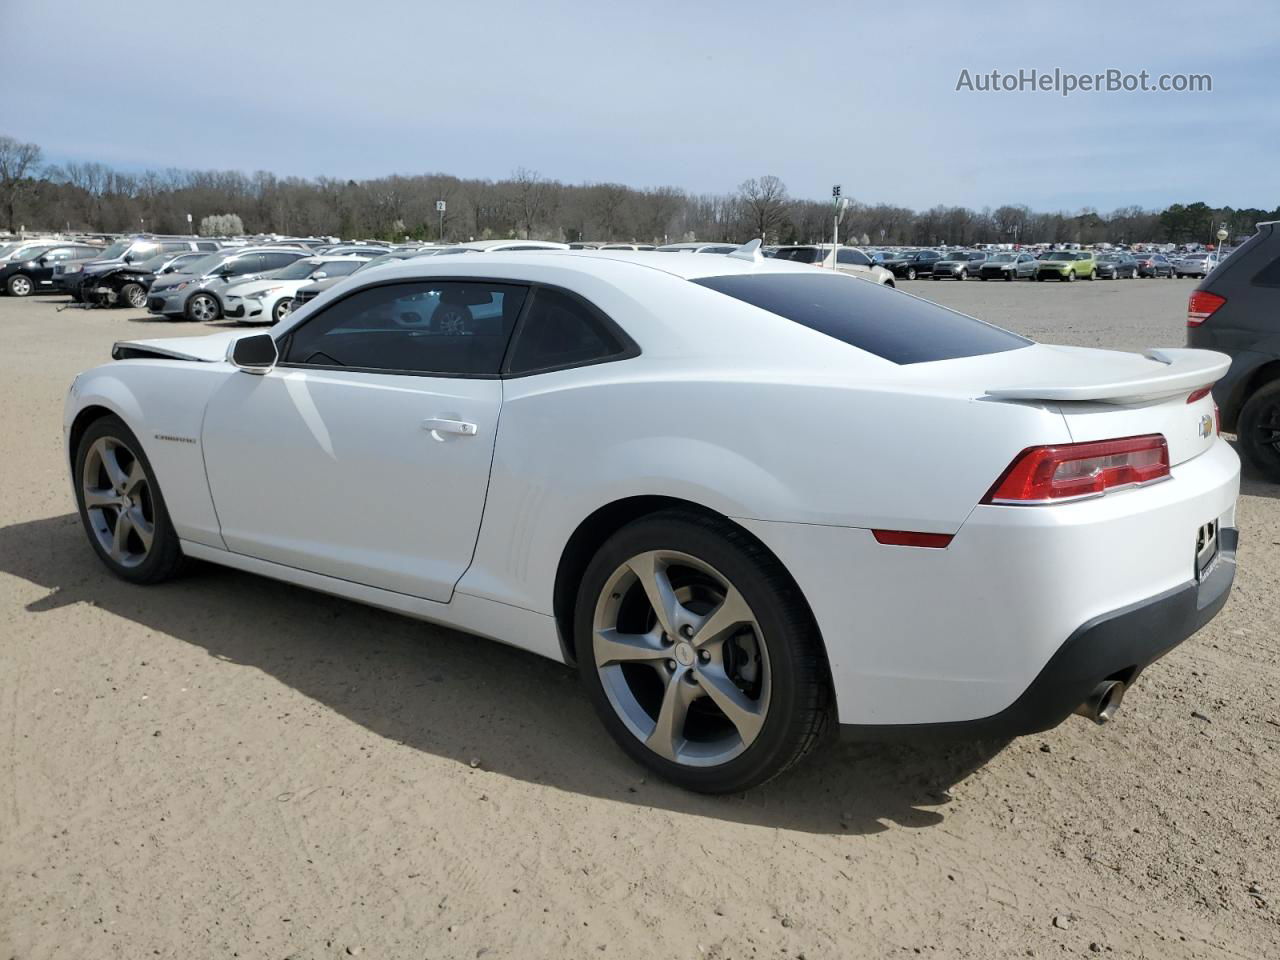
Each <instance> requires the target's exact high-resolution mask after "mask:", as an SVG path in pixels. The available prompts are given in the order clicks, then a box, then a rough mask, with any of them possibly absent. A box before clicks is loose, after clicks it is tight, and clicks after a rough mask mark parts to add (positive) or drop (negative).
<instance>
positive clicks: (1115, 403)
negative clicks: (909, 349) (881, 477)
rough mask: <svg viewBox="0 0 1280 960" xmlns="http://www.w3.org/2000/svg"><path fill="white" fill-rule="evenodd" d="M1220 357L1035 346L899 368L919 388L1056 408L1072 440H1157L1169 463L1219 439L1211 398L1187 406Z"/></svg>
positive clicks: (1221, 363) (1220, 364) (1223, 361)
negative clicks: (1152, 437)
mask: <svg viewBox="0 0 1280 960" xmlns="http://www.w3.org/2000/svg"><path fill="white" fill-rule="evenodd" d="M1230 364H1231V360H1230V358H1229V357H1227V356H1226V355H1225V354H1221V353H1215V352H1213V351H1209V350H1188V349H1184V348H1168V349H1165V348H1161V349H1152V350H1148V351H1146V352H1145V353H1123V352H1120V351H1114V350H1097V349H1093V348H1088V347H1062V346H1050V345H1048V344H1033V345H1031V346H1029V347H1024V348H1022V349H1019V350H1010V351H1006V352H1004V353H995V354H987V355H984V356H977V357H965V358H962V359H957V360H942V361H938V362H936V363H923V364H916V365H914V366H913V367H908V368H904V373H906V375H907V378H908V380H909V381H911V382H913V383H914V384H915V385H916V386H917V387H919V388H922V389H930V388H932V389H942V390H948V391H959V392H962V393H963V394H965V395H967V396H969V397H973V398H975V399H983V400H987V401H993V402H1003V403H1029V404H1036V405H1040V406H1045V407H1049V408H1051V409H1056V410H1058V411H1060V412H1061V414H1062V416H1063V417H1064V419H1065V420H1066V424H1067V429H1068V430H1069V431H1070V433H1071V439H1072V440H1073V441H1074V442H1077V443H1082V442H1085V441H1090V440H1113V439H1118V438H1121V437H1134V436H1141V435H1143V434H1149V433H1159V434H1163V435H1164V437H1165V439H1166V440H1167V441H1168V444H1169V458H1170V463H1171V464H1172V465H1177V464H1179V463H1183V462H1185V461H1187V460H1190V459H1192V458H1193V457H1196V456H1199V455H1200V454H1201V453H1203V452H1205V451H1206V450H1208V449H1209V447H1210V446H1211V445H1212V444H1213V441H1214V439H1215V438H1216V436H1217V422H1216V415H1215V410H1214V404H1213V397H1212V396H1210V395H1208V394H1206V395H1205V396H1204V397H1201V398H1200V399H1198V400H1196V401H1194V402H1192V403H1188V402H1187V401H1188V399H1189V398H1190V397H1191V395H1192V394H1193V393H1194V392H1195V391H1197V390H1199V389H1201V388H1203V387H1208V386H1211V385H1212V384H1213V383H1214V382H1215V381H1217V380H1218V379H1219V378H1220V377H1221V376H1222V375H1223V374H1224V373H1225V372H1226V370H1227V368H1228V367H1229V366H1230Z"/></svg>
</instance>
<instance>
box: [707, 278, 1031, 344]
mask: <svg viewBox="0 0 1280 960" xmlns="http://www.w3.org/2000/svg"><path fill="white" fill-rule="evenodd" d="M693 282H694V283H698V284H701V285H702V286H704V287H710V288H711V289H712V290H718V291H719V292H720V293H723V294H726V295H728V296H730V297H734V298H735V299H738V300H742V301H744V302H745V303H749V304H751V305H752V306H755V307H759V308H760V309H762V310H768V311H769V312H770V313H776V314H777V315H778V316H779V317H784V318H786V319H787V320H792V321H794V322H796V323H798V324H801V325H802V326H805V327H808V328H809V329H810V330H816V331H818V332H819V333H824V334H826V335H827V336H829V337H833V338H835V339H836V340H840V341H842V342H844V343H847V344H849V345H850V346H854V347H857V348H858V349H859V350H865V351H867V352H868V353H873V354H875V355H876V356H878V357H883V358H884V359H885V360H890V361H892V362H893V363H900V364H906V363H924V362H927V361H930V360H953V359H955V358H957V357H975V356H980V355H982V354H988V353H1001V352H1003V351H1005V350H1017V349H1018V348H1020V347H1025V346H1028V345H1030V343H1031V341H1030V340H1025V339H1023V338H1022V337H1020V336H1018V335H1017V334H1016V333H1010V332H1009V331H1008V330H1002V329H1001V328H1000V327H995V326H992V325H991V324H988V323H983V322H982V321H981V320H975V319H974V318H973V317H966V316H965V315H964V314H962V313H956V312H955V311H954V310H948V309H947V308H946V307H940V306H938V305H937V304H936V303H930V302H929V301H928V300H919V299H917V298H915V297H904V296H902V294H900V293H897V292H895V291H894V290H892V289H890V288H888V287H884V286H881V285H880V284H878V283H867V282H865V281H862V280H859V279H858V278H856V277H851V276H847V275H842V274H839V273H835V274H832V273H820V272H819V271H816V270H815V271H814V272H813V274H812V275H802V276H796V275H793V274H785V273H760V274H737V275H733V276H726V277H704V278H702V279H701V280H695V281H693Z"/></svg>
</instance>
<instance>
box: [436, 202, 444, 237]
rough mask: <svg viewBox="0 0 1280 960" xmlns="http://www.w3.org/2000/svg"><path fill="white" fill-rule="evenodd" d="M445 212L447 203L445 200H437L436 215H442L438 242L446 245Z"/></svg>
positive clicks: (437, 232) (437, 234) (437, 235)
mask: <svg viewBox="0 0 1280 960" xmlns="http://www.w3.org/2000/svg"><path fill="white" fill-rule="evenodd" d="M444 210H445V202H444V201H443V200H437V201H436V213H438V214H439V215H440V227H439V229H438V230H437V231H436V240H438V241H439V242H440V243H444Z"/></svg>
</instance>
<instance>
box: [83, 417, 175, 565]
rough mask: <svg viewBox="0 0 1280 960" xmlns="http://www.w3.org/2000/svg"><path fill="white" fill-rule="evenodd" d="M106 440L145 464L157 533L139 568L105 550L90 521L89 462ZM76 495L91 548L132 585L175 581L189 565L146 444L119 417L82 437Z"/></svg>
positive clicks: (97, 422) (97, 425)
mask: <svg viewBox="0 0 1280 960" xmlns="http://www.w3.org/2000/svg"><path fill="white" fill-rule="evenodd" d="M104 438H107V439H111V440H114V441H117V442H118V443H121V444H123V445H124V446H125V447H126V448H127V450H128V452H129V453H131V454H133V455H135V456H136V457H137V461H138V463H139V464H141V466H142V469H143V471H144V472H145V475H146V482H147V487H148V488H149V489H148V497H147V499H148V505H149V507H150V511H151V525H152V529H153V534H152V542H151V547H150V549H149V550H148V551H147V554H146V558H145V559H144V560H142V562H141V563H139V564H137V565H135V566H127V565H124V564H122V563H120V562H118V561H117V560H116V559H115V558H114V557H112V556H111V554H110V553H109V552H108V551H107V550H105V549H103V546H102V544H101V543H100V542H99V540H98V536H97V534H96V533H95V531H94V528H93V525H92V523H91V521H90V517H89V511H88V509H87V508H86V506H85V494H84V487H85V467H86V462H87V461H88V459H89V452H90V450H91V449H92V448H93V446H94V444H95V443H96V442H97V441H99V440H102V439H104ZM75 494H76V506H77V508H78V510H79V513H80V523H81V525H82V526H83V527H84V531H85V535H86V536H87V537H88V538H89V545H90V546H91V547H92V548H93V550H94V552H95V553H96V554H97V555H98V558H99V559H100V560H101V561H102V562H103V563H104V564H105V565H106V567H107V569H108V570H110V571H111V572H112V573H114V574H115V575H116V576H117V577H119V578H120V579H122V580H127V581H129V582H130V583H138V584H150V583H160V582H162V581H165V580H169V579H172V578H173V577H175V576H176V575H177V574H178V573H180V572H181V570H182V568H183V566H184V564H185V558H184V557H183V554H182V547H181V545H180V544H179V542H178V534H177V532H176V531H175V530H174V529H173V524H172V522H171V521H170V520H169V510H168V508H167V507H166V506H165V502H164V495H163V494H162V493H161V492H160V485H159V483H158V482H157V481H156V475H155V471H154V470H153V469H152V467H151V461H150V460H148V459H147V454H146V451H145V450H144V449H143V448H142V444H141V443H140V442H139V441H138V438H137V437H136V436H135V435H134V433H133V431H132V430H130V429H129V428H128V427H127V426H126V425H125V423H124V421H123V420H121V419H120V418H119V417H116V416H114V415H112V416H106V417H102V418H101V419H99V420H95V421H94V422H93V423H92V424H90V425H89V428H88V429H87V430H85V432H84V435H83V436H82V437H81V438H80V443H79V444H78V445H77V447H76V452H75Z"/></svg>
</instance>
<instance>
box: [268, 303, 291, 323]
mask: <svg viewBox="0 0 1280 960" xmlns="http://www.w3.org/2000/svg"><path fill="white" fill-rule="evenodd" d="M292 312H293V300H292V298H290V297H282V298H281V299H280V300H278V301H276V304H275V306H273V307H272V308H271V323H272V325H273V326H274V325H275V324H277V323H279V322H280V321H281V320H283V319H284V318H285V317H287V316H288V315H289V314H290V313H292Z"/></svg>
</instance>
